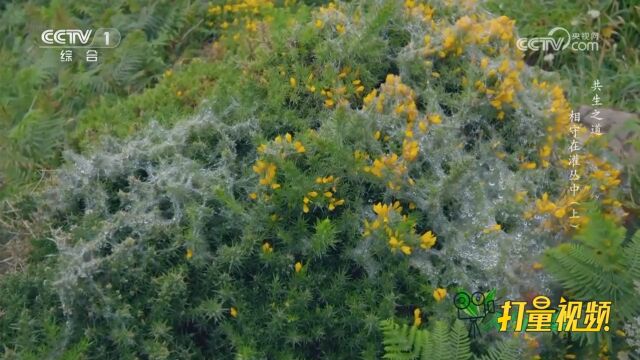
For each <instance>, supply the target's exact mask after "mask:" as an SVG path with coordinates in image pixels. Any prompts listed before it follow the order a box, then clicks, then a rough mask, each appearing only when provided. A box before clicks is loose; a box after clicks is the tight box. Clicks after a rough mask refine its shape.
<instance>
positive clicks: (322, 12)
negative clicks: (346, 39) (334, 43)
mask: <svg viewBox="0 0 640 360" xmlns="http://www.w3.org/2000/svg"><path fill="white" fill-rule="evenodd" d="M349 21H350V19H349V18H348V17H347V16H346V15H345V14H344V13H343V12H342V11H341V10H340V9H338V7H337V6H336V4H335V3H334V2H329V3H328V4H327V5H325V6H321V7H319V8H318V11H317V13H316V20H315V22H314V26H315V27H316V28H317V29H319V30H324V29H329V30H330V31H332V32H333V34H335V35H343V34H344V33H345V32H346V31H347V27H348V26H349Z"/></svg>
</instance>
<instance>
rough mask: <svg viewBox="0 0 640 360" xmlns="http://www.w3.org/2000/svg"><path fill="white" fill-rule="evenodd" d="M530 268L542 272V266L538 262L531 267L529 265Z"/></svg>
mask: <svg viewBox="0 0 640 360" xmlns="http://www.w3.org/2000/svg"><path fill="white" fill-rule="evenodd" d="M531 267H532V268H533V270H542V268H543V266H542V264H541V263H539V262H537V261H536V262H534V263H533V265H531Z"/></svg>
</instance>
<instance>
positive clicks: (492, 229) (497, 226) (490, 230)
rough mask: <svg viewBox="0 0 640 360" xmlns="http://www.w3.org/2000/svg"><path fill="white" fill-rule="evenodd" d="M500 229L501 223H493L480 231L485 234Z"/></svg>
mask: <svg viewBox="0 0 640 360" xmlns="http://www.w3.org/2000/svg"><path fill="white" fill-rule="evenodd" d="M500 230H502V225H500V224H494V225H491V226H488V227H487V228H486V229H484V230H482V231H483V232H484V233H485V234H489V233H492V232H498V231H500Z"/></svg>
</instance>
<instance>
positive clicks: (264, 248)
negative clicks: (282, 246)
mask: <svg viewBox="0 0 640 360" xmlns="http://www.w3.org/2000/svg"><path fill="white" fill-rule="evenodd" d="M262 252H263V253H265V254H268V253H270V252H273V247H271V244H269V243H268V242H265V243H264V244H262Z"/></svg>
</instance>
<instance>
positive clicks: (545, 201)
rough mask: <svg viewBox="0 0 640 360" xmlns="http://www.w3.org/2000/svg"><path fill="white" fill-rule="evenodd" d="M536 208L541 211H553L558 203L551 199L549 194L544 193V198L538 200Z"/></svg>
mask: <svg viewBox="0 0 640 360" xmlns="http://www.w3.org/2000/svg"><path fill="white" fill-rule="evenodd" d="M536 208H537V209H538V211H539V212H541V213H546V212H552V211H554V210H555V209H556V204H554V203H553V202H551V201H549V194H547V193H544V194H542V199H538V200H536Z"/></svg>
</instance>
